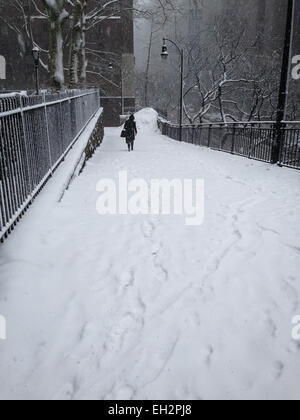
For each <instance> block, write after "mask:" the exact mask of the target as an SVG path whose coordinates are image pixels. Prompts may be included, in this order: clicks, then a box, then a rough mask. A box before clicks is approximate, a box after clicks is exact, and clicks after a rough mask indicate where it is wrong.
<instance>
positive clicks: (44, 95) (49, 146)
mask: <svg viewBox="0 0 300 420" xmlns="http://www.w3.org/2000/svg"><path fill="white" fill-rule="evenodd" d="M43 100H44V112H45V122H46V131H47V142H48V153H49V163H50V167H49V169H50V172H51V175H53V171H52V157H51V144H50V134H49V122H48V114H47V104H46V93H45V92H44V94H43Z"/></svg>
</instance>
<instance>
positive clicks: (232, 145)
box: [231, 125, 236, 155]
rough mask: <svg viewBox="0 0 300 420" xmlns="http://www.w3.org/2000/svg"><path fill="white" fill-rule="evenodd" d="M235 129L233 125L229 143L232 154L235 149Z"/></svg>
mask: <svg viewBox="0 0 300 420" xmlns="http://www.w3.org/2000/svg"><path fill="white" fill-rule="evenodd" d="M235 130H236V126H235V125H234V126H233V133H232V144H231V154H232V155H234V149H235Z"/></svg>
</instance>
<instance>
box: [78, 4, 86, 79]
mask: <svg viewBox="0 0 300 420" xmlns="http://www.w3.org/2000/svg"><path fill="white" fill-rule="evenodd" d="M86 7H87V0H82V13H81V44H80V51H79V80H80V84H81V86H83V87H85V86H86V68H87V59H86Z"/></svg>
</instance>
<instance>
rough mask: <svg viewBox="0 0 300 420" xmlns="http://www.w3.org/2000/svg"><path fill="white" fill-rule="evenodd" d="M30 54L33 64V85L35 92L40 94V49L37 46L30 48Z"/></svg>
mask: <svg viewBox="0 0 300 420" xmlns="http://www.w3.org/2000/svg"><path fill="white" fill-rule="evenodd" d="M32 55H33V60H34V65H35V86H36V94H37V95H39V94H40V86H39V64H40V50H39V49H38V47H34V48H33V49H32Z"/></svg>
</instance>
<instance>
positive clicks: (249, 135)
mask: <svg viewBox="0 0 300 420" xmlns="http://www.w3.org/2000/svg"><path fill="white" fill-rule="evenodd" d="M158 124H159V128H160V130H161V132H162V134H164V135H166V136H169V137H171V138H172V139H174V140H177V141H179V139H180V128H179V126H178V125H175V124H171V123H167V122H165V121H163V120H162V119H159V120H158ZM281 129H282V130H283V131H284V136H283V138H284V140H283V144H282V145H281V150H280V159H279V161H278V164H279V165H282V166H288V167H291V168H296V169H300V122H286V123H284V125H283V126H282V128H281ZM277 133H278V132H277V128H276V124H275V122H249V123H247V122H245V123H230V124H225V123H216V124H201V125H198V126H188V125H185V126H183V129H182V141H184V142H186V143H190V144H195V145H199V146H205V147H209V148H211V149H215V150H220V151H223V152H228V153H232V154H235V155H240V156H245V157H248V158H250V159H256V160H261V161H264V162H270V163H271V162H272V157H273V148H274V147H275V146H276V145H275V142H276V138H277V136H276V134H277Z"/></svg>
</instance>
